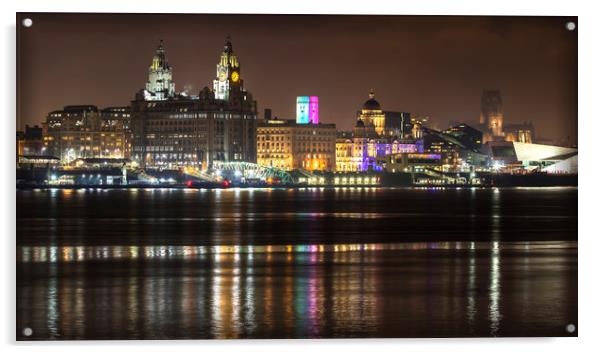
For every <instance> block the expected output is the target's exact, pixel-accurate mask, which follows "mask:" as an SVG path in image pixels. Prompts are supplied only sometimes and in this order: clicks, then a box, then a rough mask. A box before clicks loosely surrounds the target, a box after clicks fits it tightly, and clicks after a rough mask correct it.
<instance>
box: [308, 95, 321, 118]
mask: <svg viewBox="0 0 602 354" xmlns="http://www.w3.org/2000/svg"><path fill="white" fill-rule="evenodd" d="M319 112H320V110H319V105H318V96H310V97H309V123H311V124H318V123H320V114H319Z"/></svg>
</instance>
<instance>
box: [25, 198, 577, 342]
mask: <svg viewBox="0 0 602 354" xmlns="http://www.w3.org/2000/svg"><path fill="white" fill-rule="evenodd" d="M576 239H577V189H576V188H529V189H520V188H515V189H475V190H470V189H460V190H456V189H447V190H422V189H403V188H401V189H381V188H356V189H319V188H315V189H306V190H298V189H290V190H277V189H276V190H264V189H259V190H201V191H199V190H169V189H165V190H94V189H82V190H23V191H18V192H17V245H18V247H17V261H18V264H17V283H18V284H17V297H18V311H17V337H18V338H19V339H28V338H30V339H160V338H165V339H169V338H328V337H336V338H339V337H446V336H566V335H576V333H572V334H569V333H567V332H566V330H565V327H566V325H567V324H569V323H574V324H576V323H577V243H576ZM25 327H30V328H32V330H33V335H32V336H31V337H25V336H24V335H23V334H22V332H21V331H22V329H23V328H25Z"/></svg>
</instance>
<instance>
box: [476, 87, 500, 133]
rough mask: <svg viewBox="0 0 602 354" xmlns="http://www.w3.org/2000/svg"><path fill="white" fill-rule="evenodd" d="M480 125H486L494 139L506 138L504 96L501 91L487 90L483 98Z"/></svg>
mask: <svg viewBox="0 0 602 354" xmlns="http://www.w3.org/2000/svg"><path fill="white" fill-rule="evenodd" d="M479 121H480V123H481V124H483V125H486V126H487V128H488V129H489V131H490V132H491V134H492V135H493V136H494V137H501V136H504V114H503V113H502V95H501V93H500V91H499V90H485V91H483V96H482V97H481V117H480V120H479Z"/></svg>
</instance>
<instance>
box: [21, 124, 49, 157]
mask: <svg viewBox="0 0 602 354" xmlns="http://www.w3.org/2000/svg"><path fill="white" fill-rule="evenodd" d="M45 150H46V148H45V147H44V141H43V129H42V128H41V127H38V126H37V125H35V126H33V127H31V126H29V125H26V126H25V130H24V131H18V132H17V155H19V156H24V155H27V156H39V155H43V154H44V152H45Z"/></svg>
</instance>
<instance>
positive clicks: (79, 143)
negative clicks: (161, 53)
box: [43, 105, 130, 162]
mask: <svg viewBox="0 0 602 354" xmlns="http://www.w3.org/2000/svg"><path fill="white" fill-rule="evenodd" d="M129 119H130V111H129V107H111V108H107V109H104V110H99V109H98V108H97V107H96V106H93V105H79V106H65V107H64V108H63V109H62V110H57V111H52V112H50V113H48V115H47V117H46V121H45V122H44V124H43V140H44V149H45V154H47V155H49V156H55V157H58V158H59V159H60V160H61V161H62V162H70V161H73V160H75V159H78V158H124V157H127V156H126V155H127V152H128V150H129V147H128V139H127V138H126V137H127V135H128V134H129V128H128V127H129Z"/></svg>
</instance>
